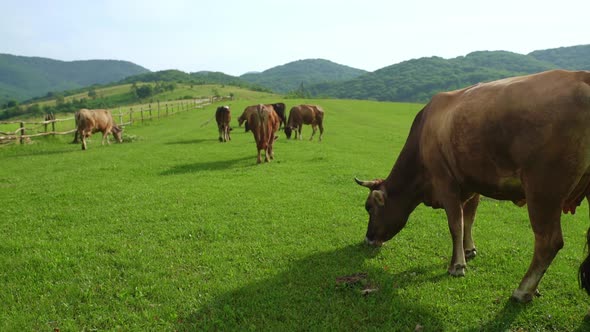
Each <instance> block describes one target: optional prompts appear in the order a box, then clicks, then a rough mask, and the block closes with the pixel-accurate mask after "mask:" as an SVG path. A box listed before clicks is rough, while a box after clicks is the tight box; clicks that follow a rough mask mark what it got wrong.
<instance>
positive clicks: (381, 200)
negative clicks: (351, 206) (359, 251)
mask: <svg viewBox="0 0 590 332" xmlns="http://www.w3.org/2000/svg"><path fill="white" fill-rule="evenodd" d="M355 181H356V183H358V184H359V185H361V186H363V187H367V188H369V190H370V193H369V197H368V198H367V201H366V202H365V210H367V212H368V213H369V226H368V227H367V234H366V236H365V242H366V243H368V244H370V245H373V246H381V245H382V244H383V242H385V241H388V240H390V239H391V238H392V237H394V236H395V235H396V234H397V233H398V232H399V231H400V230H401V229H402V228H404V226H405V225H406V222H407V221H408V217H409V215H410V213H411V211H412V209H411V208H409V206H410V205H411V204H404V200H403V199H402V198H403V197H401V196H402V195H397V194H391V193H388V191H387V190H386V187H385V184H384V182H383V180H381V179H377V180H372V181H362V180H359V179H357V178H355ZM392 196H400V197H392Z"/></svg>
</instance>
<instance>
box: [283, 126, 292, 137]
mask: <svg viewBox="0 0 590 332" xmlns="http://www.w3.org/2000/svg"><path fill="white" fill-rule="evenodd" d="M292 132H293V128H291V127H289V126H285V135H286V136H287V139H290V138H291V133H292Z"/></svg>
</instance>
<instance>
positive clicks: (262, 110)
mask: <svg viewBox="0 0 590 332" xmlns="http://www.w3.org/2000/svg"><path fill="white" fill-rule="evenodd" d="M245 121H247V122H248V126H249V128H250V130H251V131H252V134H253V135H254V141H255V142H256V151H257V158H256V162H257V163H258V164H260V163H261V162H262V158H261V156H260V151H264V161H265V162H270V161H271V160H272V159H274V151H273V145H274V141H275V140H276V139H277V137H276V136H275V133H276V132H277V130H279V124H280V120H279V117H278V115H277V114H276V112H274V111H273V110H272V109H271V108H270V107H268V106H266V105H263V104H260V105H256V106H255V108H254V111H250V112H248V113H247V118H246V119H245Z"/></svg>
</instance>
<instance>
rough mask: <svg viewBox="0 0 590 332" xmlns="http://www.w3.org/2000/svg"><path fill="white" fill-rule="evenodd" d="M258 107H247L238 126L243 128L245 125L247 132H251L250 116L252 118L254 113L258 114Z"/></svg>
mask: <svg viewBox="0 0 590 332" xmlns="http://www.w3.org/2000/svg"><path fill="white" fill-rule="evenodd" d="M258 106H259V105H252V106H247V107H246V108H245V109H244V112H242V115H240V117H239V118H238V126H239V127H241V126H242V124H244V127H245V131H246V132H249V131H250V126H248V118H250V116H252V114H253V113H256V110H257V109H258Z"/></svg>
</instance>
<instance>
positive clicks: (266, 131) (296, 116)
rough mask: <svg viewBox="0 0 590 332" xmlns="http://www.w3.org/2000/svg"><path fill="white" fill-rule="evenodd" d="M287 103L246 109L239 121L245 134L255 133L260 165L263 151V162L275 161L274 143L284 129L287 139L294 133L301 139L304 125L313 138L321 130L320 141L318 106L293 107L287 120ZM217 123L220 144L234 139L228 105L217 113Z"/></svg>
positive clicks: (321, 120)
mask: <svg viewBox="0 0 590 332" xmlns="http://www.w3.org/2000/svg"><path fill="white" fill-rule="evenodd" d="M285 119H286V117H285V104H284V103H275V104H258V105H252V106H248V107H246V109H244V112H242V115H240V117H239V118H238V125H239V126H240V127H241V126H242V124H244V127H245V128H246V131H252V134H253V135H254V141H255V142H256V151H257V158H256V161H257V163H259V164H260V163H261V162H262V158H261V156H260V151H264V155H265V156H264V161H265V162H269V161H271V160H272V159H273V158H274V152H273V144H274V141H275V140H276V139H277V138H278V136H275V133H276V132H277V131H279V130H280V128H281V126H283V127H284V130H285V135H286V136H287V139H289V138H291V134H292V133H293V132H295V138H296V139H297V138H299V139H302V138H301V128H302V127H303V125H304V124H306V125H311V127H312V129H313V132H312V134H311V138H310V140H312V139H313V136H314V135H315V133H316V131H317V128H319V129H320V138H319V140H320V141H321V140H322V136H323V134H324V110H323V109H322V108H321V107H319V106H317V105H297V106H293V107H292V108H291V111H290V112H289V118H288V120H285ZM215 120H216V121H217V128H218V129H219V141H220V142H227V141H229V140H231V137H230V131H231V126H230V122H231V110H230V107H229V106H220V107H218V108H217V110H216V111H215Z"/></svg>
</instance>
